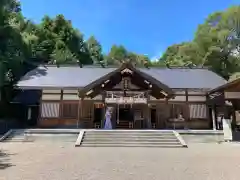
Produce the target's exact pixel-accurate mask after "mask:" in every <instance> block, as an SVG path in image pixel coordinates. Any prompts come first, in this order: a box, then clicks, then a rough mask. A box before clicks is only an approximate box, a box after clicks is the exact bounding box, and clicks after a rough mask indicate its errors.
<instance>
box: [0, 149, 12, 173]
mask: <svg viewBox="0 0 240 180" xmlns="http://www.w3.org/2000/svg"><path fill="white" fill-rule="evenodd" d="M11 155H14V154H9V153H7V152H4V151H3V150H0V170H2V169H6V168H9V167H12V166H15V165H13V164H12V163H10V156H11Z"/></svg>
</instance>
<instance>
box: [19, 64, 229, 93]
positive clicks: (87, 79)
mask: <svg viewBox="0 0 240 180" xmlns="http://www.w3.org/2000/svg"><path fill="white" fill-rule="evenodd" d="M115 69H116V68H114V67H111V68H101V67H83V68H79V67H77V66H64V67H60V68H57V67H56V66H48V67H43V66H39V67H38V68H36V69H34V70H32V71H30V72H29V73H27V74H26V75H25V76H24V77H23V78H22V79H21V80H20V81H19V82H18V83H17V86H19V87H20V88H23V89H41V88H52V87H61V88H71V87H72V88H74V87H84V86H86V85H88V84H89V83H91V82H93V81H95V80H97V79H98V78H100V77H101V76H104V75H106V74H108V73H110V72H112V71H114V70H115ZM138 69H139V70H140V71H142V72H145V73H147V74H149V75H151V76H152V77H154V78H155V79H157V80H159V81H160V82H162V83H164V84H165V85H167V86H169V87H170V88H196V89H199V88H201V89H202V88H203V89H214V88H216V87H218V86H221V85H223V84H225V83H226V81H225V80H224V79H223V78H222V77H220V76H218V75H217V74H215V73H214V72H212V71H210V70H207V69H182V68H175V69H168V68H150V69H146V68H138Z"/></svg>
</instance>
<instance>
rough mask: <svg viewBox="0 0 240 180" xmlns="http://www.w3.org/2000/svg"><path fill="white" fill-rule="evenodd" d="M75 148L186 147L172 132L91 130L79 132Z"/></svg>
mask: <svg viewBox="0 0 240 180" xmlns="http://www.w3.org/2000/svg"><path fill="white" fill-rule="evenodd" d="M77 141H78V142H76V143H75V146H83V147H187V145H186V144H185V142H184V141H183V140H182V139H181V137H180V135H179V134H178V133H176V132H174V131H160V130H159V131H158V130H156V131H148V130H92V131H85V132H80V134H79V138H78V140H77Z"/></svg>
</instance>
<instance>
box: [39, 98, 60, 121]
mask: <svg viewBox="0 0 240 180" xmlns="http://www.w3.org/2000/svg"><path fill="white" fill-rule="evenodd" d="M41 106H42V107H41V117H42V118H57V117H59V103H45V102H43V103H42V105H41Z"/></svg>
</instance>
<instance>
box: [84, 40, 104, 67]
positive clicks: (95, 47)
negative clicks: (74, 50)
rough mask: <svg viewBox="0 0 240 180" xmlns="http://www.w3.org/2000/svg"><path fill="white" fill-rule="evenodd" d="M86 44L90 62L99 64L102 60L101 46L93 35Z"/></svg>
mask: <svg viewBox="0 0 240 180" xmlns="http://www.w3.org/2000/svg"><path fill="white" fill-rule="evenodd" d="M86 46H87V52H88V54H89V58H90V59H91V62H93V63H94V64H99V63H100V62H102V61H103V54H102V46H101V44H100V43H99V42H98V41H97V40H96V38H95V37H94V36H91V37H90V38H89V39H88V40H87V41H86Z"/></svg>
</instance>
